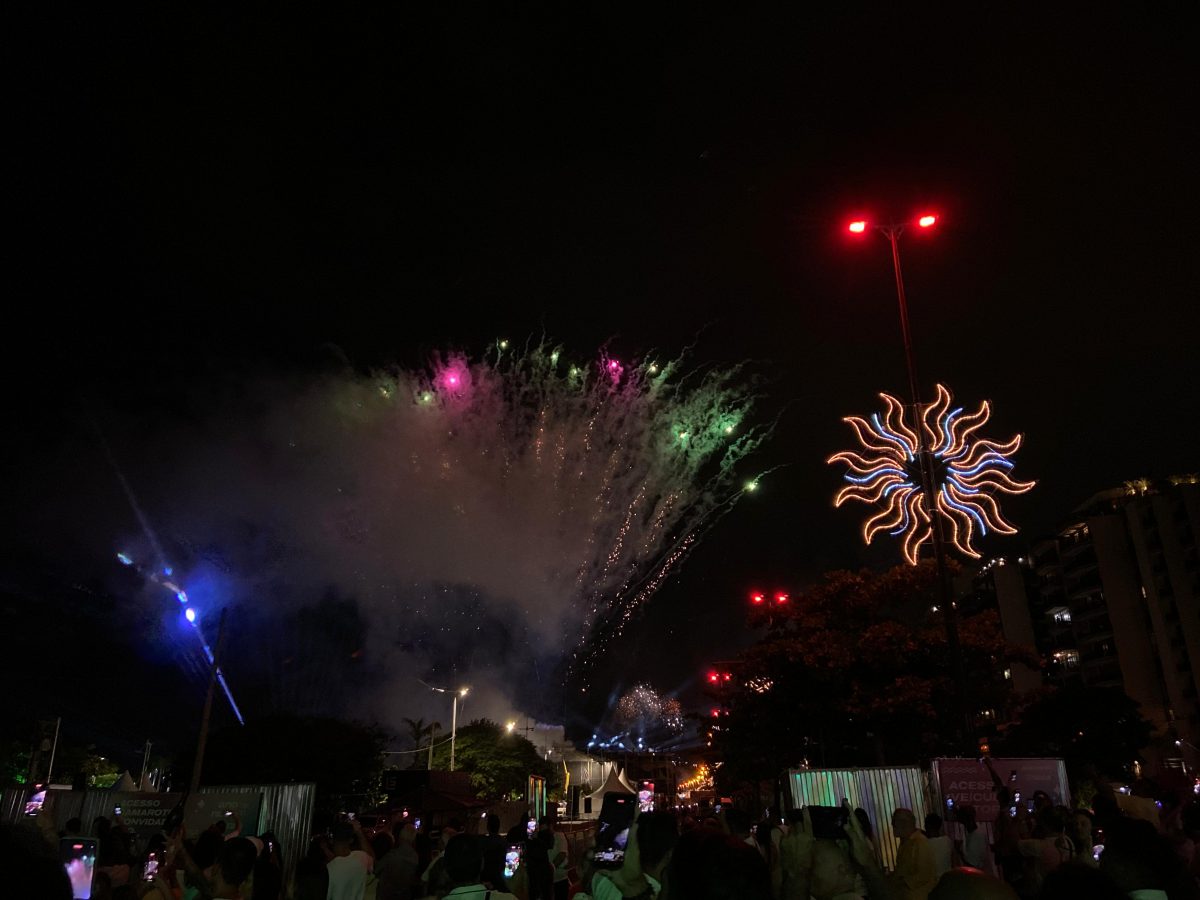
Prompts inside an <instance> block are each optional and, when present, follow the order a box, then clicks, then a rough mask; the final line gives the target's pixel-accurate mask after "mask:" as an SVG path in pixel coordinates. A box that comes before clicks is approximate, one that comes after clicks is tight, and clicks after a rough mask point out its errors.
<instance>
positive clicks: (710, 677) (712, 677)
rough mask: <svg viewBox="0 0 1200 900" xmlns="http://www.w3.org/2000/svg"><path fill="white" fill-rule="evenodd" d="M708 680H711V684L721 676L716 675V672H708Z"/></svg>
mask: <svg viewBox="0 0 1200 900" xmlns="http://www.w3.org/2000/svg"><path fill="white" fill-rule="evenodd" d="M708 680H709V681H711V682H712V683H713V684H716V683H717V682H718V681H720V680H721V676H720V675H718V674H717V673H716V672H709V673H708Z"/></svg>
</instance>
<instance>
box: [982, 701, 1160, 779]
mask: <svg viewBox="0 0 1200 900" xmlns="http://www.w3.org/2000/svg"><path fill="white" fill-rule="evenodd" d="M1153 731H1154V727H1153V726H1152V725H1151V724H1150V723H1149V722H1148V721H1146V719H1145V718H1144V717H1143V716H1142V714H1141V709H1140V707H1139V706H1138V704H1137V703H1136V702H1135V701H1134V700H1132V699H1130V697H1129V696H1127V695H1126V694H1124V693H1123V692H1122V691H1120V690H1118V689H1117V688H1103V687H1084V686H1082V685H1076V686H1071V687H1064V688H1059V689H1058V690H1053V691H1047V692H1045V693H1043V694H1041V695H1040V696H1037V697H1035V698H1033V699H1032V701H1031V702H1030V703H1029V704H1028V705H1027V706H1026V707H1025V708H1024V709H1022V710H1021V711H1020V712H1019V714H1018V717H1017V721H1016V722H1015V723H1014V724H1013V725H1011V726H1009V728H1008V729H1007V730H1006V731H1005V733H1004V735H1003V737H1001V738H1000V740H999V741H997V746H996V749H997V751H998V752H1000V753H1003V754H1005V755H1008V756H1051V757H1060V758H1061V759H1062V760H1063V761H1064V762H1065V763H1066V766H1067V771H1068V772H1069V773H1070V774H1071V777H1072V780H1073V781H1075V780H1077V779H1078V778H1079V777H1080V776H1081V775H1082V774H1083V773H1084V771H1085V770H1086V769H1087V768H1089V767H1092V766H1094V767H1095V768H1096V769H1097V770H1099V771H1100V772H1101V773H1102V774H1104V775H1108V776H1110V777H1113V778H1129V777H1130V771H1129V770H1130V768H1131V763H1132V762H1133V761H1134V760H1135V759H1138V758H1139V751H1140V750H1141V749H1142V748H1143V747H1145V746H1146V744H1147V743H1148V742H1149V740H1150V735H1151V733H1152V732H1153Z"/></svg>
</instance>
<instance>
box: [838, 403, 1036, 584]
mask: <svg viewBox="0 0 1200 900" xmlns="http://www.w3.org/2000/svg"><path fill="white" fill-rule="evenodd" d="M879 396H880V397H881V398H882V399H883V402H884V403H885V404H886V406H887V410H886V411H885V412H884V414H883V419H882V421H881V420H880V416H879V414H878V413H874V414H872V415H871V418H870V420H869V421H868V420H866V419H863V418H861V417H859V416H848V417H847V418H846V419H845V420H844V421H845V422H847V423H849V425H850V427H851V428H853V429H854V432H855V434H856V435H857V436H858V440H859V443H860V444H862V446H863V448H864V449H865V450H866V451H867V454H866V455H863V454H860V453H856V452H852V451H845V452H842V453H835V454H834V455H833V456H831V457H829V460H828V462H830V463H836V462H841V463H845V464H846V466H847V467H848V471H847V472H846V475H845V479H846V481H847V482H848V484H847V486H846V487H844V488H842V489H841V491H839V492H838V494H837V497H836V498H835V499H834V506H841V505H842V503H844V502H845V501H847V500H858V501H860V502H863V503H870V504H875V503H878V504H881V505H882V509H881V510H880V511H879V512H877V513H876V514H874V515H873V516H871V517H870V518H868V519H867V521H866V522H865V523H864V524H863V529H862V535H863V539H864V540H865V541H866V542H867V543H868V544H869V543H871V539H872V538H873V537H875V535H876V534H878V533H879V532H881V531H887V532H888V533H889V534H891V535H893V536H902V542H901V546H902V549H903V552H904V558H905V559H906V560H908V562H909V564H911V565H915V564H916V562H917V558H918V556H919V554H920V548H921V545H922V544H923V543H925V542H926V541H928V540H930V538H931V536H932V528H931V520H930V516H929V513H928V512H927V511H926V503H925V497H924V491H923V489H922V479H921V471H920V461H919V457H918V449H919V446H920V440H919V438H918V435H917V432H916V431H915V430H914V428H913V427H912V426H910V425H909V424H908V423H907V422H906V421H905V412H906V410H905V408H904V405H903V404H902V403H901V402H900V401H899V400H897V399H896V398H895V397H893V396H891V395H890V394H880V395H879ZM952 405H953V403H952V398H951V395H950V392H949V391H948V390H946V388H945V387H944V386H943V385H940V384H939V385H938V386H937V399H936V400H935V401H934V402H933V403H930V404H927V405H926V406H925V408H924V410H923V411H922V414H921V419H920V424H919V425H917V426H916V427H919V428H922V429H923V431H924V437H925V445H926V447H927V448H928V451H929V453H930V454H931V456H932V458H933V476H934V492H935V493H934V503H933V509H934V512H935V513H936V514H937V515H938V516H940V517H941V519H942V521H943V522H944V523H945V524H946V527H947V530H948V533H949V541H950V543H951V544H952V545H953V546H954V547H955V548H956V549H957V550H958V551H959V552H960V553H962V554H963V555H964V556H969V557H972V558H976V559H977V558H979V552H978V551H977V550H976V549H975V547H974V541H975V539H976V538H977V537H982V536H984V535H986V534H987V533H988V530H989V529H990V530H992V531H996V532H998V533H999V534H1016V531H1017V529H1016V528H1015V527H1014V526H1013V525H1012V524H1011V523H1010V522H1008V521H1007V520H1006V519H1005V518H1004V516H1002V515H1001V514H1000V507H999V505H998V504H997V503H996V500H995V498H994V497H993V496H992V493H993V492H996V491H999V492H1002V493H1005V494H1023V493H1025V492H1026V491H1028V490H1030V489H1032V488H1033V486H1034V482H1032V481H1027V482H1021V481H1015V480H1013V479H1012V478H1011V477H1010V476H1009V474H1008V473H1009V471H1010V470H1011V469H1012V467H1013V462H1012V460H1011V458H1010V457H1011V456H1012V455H1013V454H1014V453H1016V452H1017V450H1018V449H1020V446H1021V436H1020V435H1017V436H1015V437H1013V438H1012V439H1011V440H1010V441H1008V442H1007V443H1003V444H1001V443H996V442H994V441H988V440H979V439H977V438H975V433H976V432H977V431H978V430H979V429H980V428H982V427H983V426H984V424H986V423H987V420H988V418H989V417H990V416H991V406H990V405H989V404H988V402H987V401H986V400H985V401H984V402H983V403H981V404H980V406H979V409H978V410H977V411H976V412H974V413H971V414H968V415H963V408H962V407H957V408H955V409H951V406H952Z"/></svg>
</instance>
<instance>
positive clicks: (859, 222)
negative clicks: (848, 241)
mask: <svg viewBox="0 0 1200 900" xmlns="http://www.w3.org/2000/svg"><path fill="white" fill-rule="evenodd" d="M847 227H848V228H849V229H850V233H851V234H862V233H863V232H864V231H866V230H867V222H866V220H865V219H855V220H854V221H853V222H851V223H850V224H849V225H848V226H847Z"/></svg>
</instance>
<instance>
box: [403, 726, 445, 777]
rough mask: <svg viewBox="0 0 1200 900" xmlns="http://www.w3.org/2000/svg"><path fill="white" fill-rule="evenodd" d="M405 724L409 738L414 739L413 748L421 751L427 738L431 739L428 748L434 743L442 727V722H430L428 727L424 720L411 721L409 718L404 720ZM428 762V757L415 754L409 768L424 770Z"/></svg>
mask: <svg viewBox="0 0 1200 900" xmlns="http://www.w3.org/2000/svg"><path fill="white" fill-rule="evenodd" d="M404 724H405V725H407V726H408V736H409V737H410V738H412V742H413V747H414V748H415V749H417V750H420V749H421V744H422V742H423V741H424V739H425V738H426V737H428V738H429V743H428V744H426V745H425V746H426V748H428V746H429V744H432V743H433V736H434V735H435V734H437V731H438V729H439V728H441V727H442V723H441V722H430V723H429V724H428V725H426V724H425V720H424V719H410V718H408V717H407V716H405V718H404ZM428 761H429V757H428V756H426V755H422V754H421V753H414V754H413V755H412V762H411V763H410V764H409V766H408V767H409V768H410V769H420V768H424V766H425V765H426V764H427V763H428Z"/></svg>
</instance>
